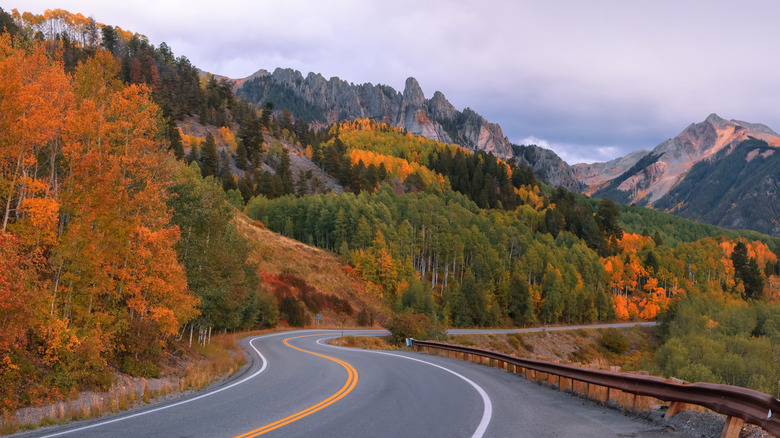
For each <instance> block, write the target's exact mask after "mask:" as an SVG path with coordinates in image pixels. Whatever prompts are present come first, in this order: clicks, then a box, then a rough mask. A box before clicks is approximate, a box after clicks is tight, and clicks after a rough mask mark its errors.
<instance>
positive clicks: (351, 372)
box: [235, 335, 358, 438]
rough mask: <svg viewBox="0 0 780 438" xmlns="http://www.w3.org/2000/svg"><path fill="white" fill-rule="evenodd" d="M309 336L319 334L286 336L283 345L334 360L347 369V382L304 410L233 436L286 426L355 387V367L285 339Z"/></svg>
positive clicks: (241, 437) (242, 437)
mask: <svg viewBox="0 0 780 438" xmlns="http://www.w3.org/2000/svg"><path fill="white" fill-rule="evenodd" d="M309 336H320V335H305V336H296V337H293V338H287V339H285V340H284V341H283V342H284V345H286V346H288V347H290V348H293V349H296V350H298V351H302V352H304V353H308V354H312V355H314V356H318V357H321V358H323V359H327V360H330V361H333V362H336V363H337V364H339V365H341V366H343V367H344V369H346V370H347V375H348V376H347V382H346V383H344V386H342V387H341V389H339V390H338V391H336V393H335V394H333V395H331V396H330V397H328V398H326V399H325V400H323V401H321V402H319V403H317V404H316V405H314V406H310V407H308V408H306V409H304V410H302V411H300V412H297V413H295V414H292V415H290V416H289V417H286V418H282V419H281V420H279V421H276V422H274V423H271V424H267V425H265V426H263V427H261V428H259V429H255V430H252V431H249V432H247V433H245V434H243V435H238V436H236V437H235V438H253V437H256V436H260V435H262V434H264V433H267V432H270V431H272V430H276V429H278V428H280V427H282V426H286V425H288V424H290V423H292V422H295V421H298V420H300V419H301V418H304V417H306V416H308V415H311V414H313V413H315V412H317V411H319V410H321V409H325V408H326V407H328V406H330V405H332V404H333V403H336V402H337V401H339V400H341V399H342V398H344V397H345V396H346V395H347V394H349V393H350V392H352V390H353V389H354V388H355V385H357V381H358V373H357V371H355V368H353V367H352V365H350V364H348V363H347V362H344V361H343V360H341V359H336V358H335V357H330V356H325V355H324V354H319V353H315V352H313V351H308V350H304V349H302V348H298V347H296V346H294V345H290V343H289V342H287V341H289V340H291V339H298V338H305V337H309Z"/></svg>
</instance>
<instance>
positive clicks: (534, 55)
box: [0, 0, 780, 164]
mask: <svg viewBox="0 0 780 438" xmlns="http://www.w3.org/2000/svg"><path fill="white" fill-rule="evenodd" d="M0 6H2V8H3V9H4V10H6V11H9V10H10V9H13V8H17V9H19V10H20V11H29V12H33V13H42V12H43V11H44V10H45V9H55V8H61V9H66V10H68V11H70V12H74V13H75V12H80V13H82V14H84V15H86V16H92V17H93V18H94V19H95V20H96V21H98V22H101V23H106V24H112V25H117V26H120V27H122V28H123V29H127V30H132V31H134V32H138V33H141V34H143V35H146V36H147V37H148V38H149V41H150V43H152V44H154V45H155V46H156V45H159V43H161V42H163V41H165V42H166V43H167V44H168V45H169V46H170V47H171V49H172V50H173V52H174V54H176V55H177V56H181V55H183V56H186V57H187V58H189V59H190V60H191V61H192V63H193V64H194V65H195V66H197V67H199V68H201V69H203V70H207V71H210V72H213V73H218V74H222V75H226V76H229V77H232V78H241V77H246V76H248V75H250V74H252V73H253V72H255V71H257V70H259V69H266V70H273V69H274V68H276V67H291V68H294V69H297V70H300V71H302V72H303V73H304V75H305V74H306V73H308V72H310V71H313V72H317V73H321V74H322V75H323V76H325V77H326V78H327V77H331V76H338V77H340V78H341V79H344V80H347V81H350V82H353V83H365V82H371V83H373V84H377V83H382V84H387V85H390V86H392V87H393V88H395V89H396V90H399V91H403V86H404V83H405V80H406V78H407V77H409V76H414V77H415V78H417V80H418V81H419V83H420V85H421V86H422V89H423V91H424V93H425V95H426V97H431V96H433V93H434V91H437V90H438V91H441V92H443V93H444V95H445V96H447V98H448V100H449V101H450V102H451V103H452V104H453V105H455V107H456V108H458V109H461V110H462V109H464V108H465V107H470V108H472V109H474V110H475V111H477V112H478V113H480V114H481V115H483V116H484V117H485V118H486V119H488V120H489V121H491V122H496V123H499V124H500V125H501V127H502V128H503V131H504V135H506V136H507V137H508V138H509V140H510V141H512V142H513V143H517V144H528V143H536V144H539V145H541V146H545V147H548V148H551V149H553V150H554V151H556V152H557V153H558V154H559V155H561V156H562V157H563V158H564V159H565V160H566V161H567V162H569V163H571V164H573V163H577V162H583V161H606V160H609V159H612V158H616V157H618V156H621V155H625V154H626V153H628V152H631V151H633V150H637V149H642V148H644V149H651V148H653V147H654V146H656V145H657V144H658V143H660V142H662V141H664V140H666V139H668V138H671V137H674V136H676V135H677V134H678V133H679V132H680V131H682V130H683V129H684V128H685V127H686V126H687V125H688V124H690V123H692V122H701V121H703V120H704V119H705V118H706V117H707V115H709V114H710V113H713V112H714V113H718V114H719V115H720V116H721V117H724V118H728V119H740V120H746V121H750V122H755V123H764V124H766V125H768V126H769V127H771V128H773V129H775V130H780V111H778V104H780V57H778V53H777V50H778V47H780V26H778V24H777V17H778V16H780V2H775V1H768V0H744V1H741V2H734V1H721V0H709V1H706V2H703V1H693V0H673V1H667V0H654V1H642V2H639V1H631V0H603V1H602V0H589V1H579V0H561V1H555V0H534V1H523V0H505V1H502V0H432V1H426V0H415V1H408V0H395V1H390V2H388V1H358V0H326V1H322V0H319V1H302V0H244V1H239V0H220V1H209V2H201V1H199V0H186V1H185V0H133V1H122V2H116V1H113V0H112V1H97V0H96V1H86V0H24V1H19V2H17V3H12V2H10V1H9V0H0Z"/></svg>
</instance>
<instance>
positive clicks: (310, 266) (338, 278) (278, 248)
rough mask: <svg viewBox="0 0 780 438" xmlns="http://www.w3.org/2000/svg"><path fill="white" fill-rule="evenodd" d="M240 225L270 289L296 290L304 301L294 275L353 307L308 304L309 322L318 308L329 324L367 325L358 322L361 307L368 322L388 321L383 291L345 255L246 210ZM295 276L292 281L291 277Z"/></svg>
mask: <svg viewBox="0 0 780 438" xmlns="http://www.w3.org/2000/svg"><path fill="white" fill-rule="evenodd" d="M236 224H237V225H238V230H239V232H241V234H242V235H243V236H244V237H245V238H246V239H247V240H248V241H249V242H250V245H251V248H252V252H251V256H250V258H249V260H250V261H251V262H252V263H255V264H257V269H258V273H259V274H260V276H261V277H262V278H264V279H265V285H264V287H266V288H268V289H269V290H268V292H270V293H277V294H278V293H282V294H284V293H285V292H286V291H291V292H293V293H294V294H295V295H296V298H301V299H302V301H305V300H303V297H301V292H302V290H300V289H299V290H295V289H296V288H295V284H294V283H295V280H294V278H298V279H300V280H303V281H304V282H305V283H306V284H308V285H310V286H311V287H313V288H314V290H315V292H319V293H321V294H322V295H323V298H324V299H323V301H324V302H326V303H328V301H329V300H328V299H329V298H330V301H331V302H332V301H334V300H333V299H332V297H336V298H338V299H340V300H344V301H346V302H347V303H349V309H350V310H349V311H340V310H341V309H338V308H334V307H333V306H330V305H328V304H326V305H320V306H319V307H317V306H316V305H313V306H311V307H307V308H306V309H305V314H306V321H307V323H308V324H315V323H316V320H315V318H314V316H315V315H316V314H317V313H320V314H322V315H323V319H322V321H321V322H320V324H321V325H323V326H327V327H337V326H339V325H340V324H342V323H344V324H345V325H347V326H356V325H366V324H365V321H358V315H359V314H360V313H361V312H364V313H365V314H366V316H368V318H369V321H376V322H378V323H383V322H384V321H386V320H387V318H388V309H387V308H386V307H384V304H383V303H382V300H381V290H380V289H379V288H378V287H377V286H376V285H374V284H371V283H368V282H366V281H365V280H363V279H361V278H360V277H359V276H357V275H356V274H355V272H354V271H353V270H352V269H351V268H350V267H349V265H348V264H346V263H344V260H343V259H341V258H339V257H338V256H336V255H335V254H333V253H331V252H327V251H323V250H321V249H318V248H316V247H313V246H309V245H305V244H303V243H300V242H298V241H296V240H293V239H290V238H287V237H284V236H282V235H280V234H277V233H274V232H271V231H269V230H268V229H266V228H265V227H264V226H263V225H262V224H260V223H258V222H255V221H252V220H250V219H249V218H247V217H246V216H245V215H243V214H239V215H236ZM290 279H293V281H292V282H290V281H289V280H290ZM285 286H287V289H286V290H285ZM282 298H283V297H282ZM359 323H362V324H359Z"/></svg>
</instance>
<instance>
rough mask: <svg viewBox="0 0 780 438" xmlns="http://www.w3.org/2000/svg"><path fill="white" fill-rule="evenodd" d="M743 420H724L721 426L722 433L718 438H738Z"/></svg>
mask: <svg viewBox="0 0 780 438" xmlns="http://www.w3.org/2000/svg"><path fill="white" fill-rule="evenodd" d="M744 422H745V420H743V419H741V418H738V417H732V416H729V417H728V418H726V424H724V425H723V431H722V432H721V433H720V438H739V433H740V432H741V431H742V424H743V423H744Z"/></svg>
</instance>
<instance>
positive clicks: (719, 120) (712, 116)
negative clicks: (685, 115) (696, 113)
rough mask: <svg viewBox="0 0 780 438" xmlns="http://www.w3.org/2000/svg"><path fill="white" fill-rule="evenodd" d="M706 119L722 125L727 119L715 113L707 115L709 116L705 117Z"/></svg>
mask: <svg viewBox="0 0 780 438" xmlns="http://www.w3.org/2000/svg"><path fill="white" fill-rule="evenodd" d="M704 121H705V122H707V123H710V124H713V125H720V124H723V123H725V122H726V120H725V119H723V118H722V117H720V116H719V115H717V114H715V113H712V114H710V115H709V116H707V118H706V119H704Z"/></svg>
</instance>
